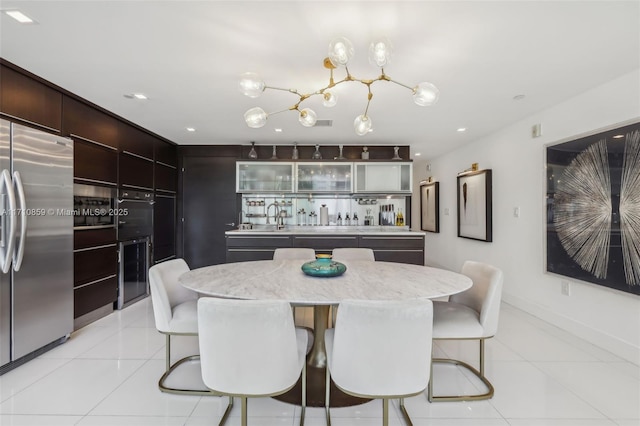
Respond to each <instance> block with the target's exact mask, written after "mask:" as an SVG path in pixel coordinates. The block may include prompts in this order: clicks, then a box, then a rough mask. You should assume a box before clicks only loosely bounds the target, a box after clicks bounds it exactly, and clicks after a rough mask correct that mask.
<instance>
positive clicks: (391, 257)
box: [358, 235, 424, 265]
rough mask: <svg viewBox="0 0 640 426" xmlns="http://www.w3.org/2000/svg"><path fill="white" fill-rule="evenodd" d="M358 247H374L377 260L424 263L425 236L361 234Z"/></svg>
mask: <svg viewBox="0 0 640 426" xmlns="http://www.w3.org/2000/svg"><path fill="white" fill-rule="evenodd" d="M358 240H359V242H358V247H364V248H370V249H373V253H374V255H375V257H376V260H382V261H385V262H399V263H413V264H415V265H424V236H423V235H416V236H377V235H376V236H373V235H360V236H359V237H358Z"/></svg>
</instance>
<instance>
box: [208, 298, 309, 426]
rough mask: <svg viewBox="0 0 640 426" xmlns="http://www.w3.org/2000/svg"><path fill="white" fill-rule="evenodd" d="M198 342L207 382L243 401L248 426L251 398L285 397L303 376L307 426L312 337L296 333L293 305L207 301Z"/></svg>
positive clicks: (301, 423) (283, 302)
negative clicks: (308, 367) (307, 385)
mask: <svg viewBox="0 0 640 426" xmlns="http://www.w3.org/2000/svg"><path fill="white" fill-rule="evenodd" d="M198 338H199V342H200V357H201V359H200V362H201V365H202V379H203V381H204V383H205V385H206V386H207V387H208V388H209V389H211V390H212V391H213V392H216V393H219V394H223V395H229V397H240V399H241V423H242V426H246V425H247V398H250V397H264V396H274V395H280V394H283V393H285V392H287V391H288V390H290V389H291V388H292V387H293V386H294V385H295V384H296V382H297V381H298V378H299V377H300V375H301V374H302V410H301V414H300V425H304V416H305V408H306V392H307V389H306V383H307V382H306V362H305V360H306V351H307V333H306V331H305V330H300V329H296V328H295V327H294V324H293V317H292V316H291V307H290V305H289V303H288V302H286V301H284V300H236V299H218V298H213V297H206V298H204V297H203V298H201V299H200V300H199V301H198ZM224 420H225V419H222V421H221V422H220V425H222V424H224Z"/></svg>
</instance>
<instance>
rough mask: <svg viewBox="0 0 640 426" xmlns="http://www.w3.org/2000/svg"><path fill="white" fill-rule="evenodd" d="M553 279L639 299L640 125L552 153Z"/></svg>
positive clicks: (549, 244) (551, 148) (548, 245)
mask: <svg viewBox="0 0 640 426" xmlns="http://www.w3.org/2000/svg"><path fill="white" fill-rule="evenodd" d="M546 163H547V164H546V166H547V170H546V172H547V175H546V178H547V188H546V189H547V195H546V201H547V221H546V222H547V225H546V227H547V238H546V248H547V253H546V261H547V271H549V272H553V273H557V274H560V275H564V276H567V277H571V278H575V279H579V280H583V281H588V282H591V283H594V284H599V285H603V286H606V287H610V288H613V289H617V290H621V291H625V292H628V293H633V294H638V295H640V123H633V124H629V125H625V126H622V127H618V128H615V129H611V130H607V131H602V132H599V133H596V134H593V135H589V136H584V137H580V138H578V139H575V140H571V141H568V142H563V143H559V144H554V145H550V146H547V148H546Z"/></svg>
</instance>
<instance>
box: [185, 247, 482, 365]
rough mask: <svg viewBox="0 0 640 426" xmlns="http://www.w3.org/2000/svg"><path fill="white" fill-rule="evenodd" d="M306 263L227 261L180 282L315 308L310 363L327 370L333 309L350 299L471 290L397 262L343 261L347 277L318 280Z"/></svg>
mask: <svg viewBox="0 0 640 426" xmlns="http://www.w3.org/2000/svg"><path fill="white" fill-rule="evenodd" d="M303 263H304V262H303V261H301V260H291V259H286V260H278V261H275V260H259V261H253V262H237V263H224V264H220V265H213V266H206V267H203V268H198V269H194V270H192V271H190V272H187V273H185V274H183V275H182V276H180V278H179V281H180V283H181V284H182V285H183V286H184V287H186V288H188V289H191V290H193V291H196V292H198V293H200V294H203V295H207V296H215V297H224V298H234V299H281V300H287V301H289V302H290V303H291V304H292V305H294V306H314V307H316V309H315V313H314V327H315V335H316V337H318V338H316V339H314V346H313V349H312V351H311V355H310V357H309V364H310V365H312V366H315V367H324V366H325V363H326V354H325V352H324V339H323V336H324V330H325V328H326V326H327V323H328V314H329V306H331V305H338V304H339V303H340V302H341V301H342V300H345V299H374V300H402V299H421V298H423V299H433V298H438V297H443V296H448V295H451V294H455V293H459V292H461V291H464V290H466V289H468V288H469V287H471V285H472V282H471V279H470V278H469V277H467V276H465V275H462V274H459V273H456V272H451V271H447V270H444V269H438V268H431V267H428V266H421V265H412V264H406V263H393V262H371V261H343V262H342V263H344V264H345V265H346V266H347V270H346V272H345V273H344V274H342V275H340V276H337V277H312V276H308V275H305V274H304V272H302V269H301V266H302V264H303Z"/></svg>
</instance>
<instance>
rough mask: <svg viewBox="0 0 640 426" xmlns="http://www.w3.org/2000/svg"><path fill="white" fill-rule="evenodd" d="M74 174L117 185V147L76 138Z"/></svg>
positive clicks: (80, 177)
mask: <svg viewBox="0 0 640 426" xmlns="http://www.w3.org/2000/svg"><path fill="white" fill-rule="evenodd" d="M73 176H74V178H78V179H87V180H89V181H93V182H96V183H105V184H111V185H116V184H117V182H118V152H117V151H116V150H115V148H110V147H106V146H104V145H97V144H95V143H92V142H87V141H85V140H82V139H80V138H78V137H76V138H74V154H73Z"/></svg>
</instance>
